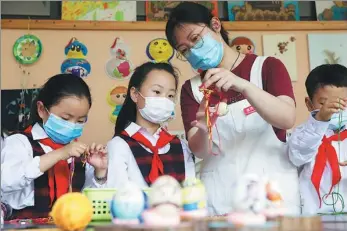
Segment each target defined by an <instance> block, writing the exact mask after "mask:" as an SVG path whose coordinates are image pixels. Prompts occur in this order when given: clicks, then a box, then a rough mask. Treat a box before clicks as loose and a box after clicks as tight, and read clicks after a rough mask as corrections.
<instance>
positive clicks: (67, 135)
mask: <svg viewBox="0 0 347 231" xmlns="http://www.w3.org/2000/svg"><path fill="white" fill-rule="evenodd" d="M83 126H84V123H83V124H79V123H72V122H69V121H66V120H63V119H62V118H60V117H58V116H56V115H54V114H52V113H50V114H49V117H48V120H47V121H46V123H44V124H43V128H44V129H45V131H46V133H47V135H48V136H49V138H51V139H52V140H53V141H54V142H55V143H58V144H68V143H70V142H71V141H72V140H74V139H76V138H78V137H80V136H81V135H82V131H83Z"/></svg>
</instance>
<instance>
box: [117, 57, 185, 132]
mask: <svg viewBox="0 0 347 231" xmlns="http://www.w3.org/2000/svg"><path fill="white" fill-rule="evenodd" d="M153 70H159V71H166V72H168V73H170V74H172V75H173V76H174V78H175V84H176V90H177V87H178V75H177V73H176V71H175V68H174V67H173V66H171V64H168V63H153V62H147V63H144V64H142V65H141V66H138V67H137V68H136V69H135V71H134V73H133V75H132V76H131V79H130V81H129V86H128V92H127V97H126V98H125V100H124V103H123V106H122V109H121V110H120V112H119V115H118V117H117V121H116V126H115V129H114V136H117V135H120V133H121V132H122V131H123V130H124V129H125V128H126V126H127V125H128V124H129V123H130V122H135V121H136V103H135V102H134V101H133V100H132V99H131V97H130V90H131V88H133V87H134V88H135V89H137V90H140V88H141V86H142V84H143V82H144V81H145V80H146V78H147V75H148V74H149V73H150V72H151V71H153Z"/></svg>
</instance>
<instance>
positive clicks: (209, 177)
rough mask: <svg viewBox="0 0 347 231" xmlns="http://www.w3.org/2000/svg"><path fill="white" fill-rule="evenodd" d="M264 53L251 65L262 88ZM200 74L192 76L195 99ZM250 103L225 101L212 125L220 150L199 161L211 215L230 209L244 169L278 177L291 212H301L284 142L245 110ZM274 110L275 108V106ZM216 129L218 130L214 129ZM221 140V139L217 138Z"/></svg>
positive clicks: (198, 98)
mask: <svg viewBox="0 0 347 231" xmlns="http://www.w3.org/2000/svg"><path fill="white" fill-rule="evenodd" d="M265 59H266V57H260V56H258V57H257V58H256V60H255V62H254V64H253V66H252V70H251V77H250V82H251V83H253V84H255V85H256V86H258V87H259V88H261V89H262V88H263V84H262V76H261V73H262V66H263V62H264V60H265ZM200 85H201V78H200V76H196V77H195V78H193V79H191V86H192V91H193V94H194V97H195V99H196V101H197V102H199V103H200V102H201V100H202V98H203V94H202V93H201V92H200V91H199V86H200ZM249 106H250V103H249V102H248V101H247V100H246V99H245V100H241V101H239V102H236V103H233V104H230V105H228V109H229V112H228V114H227V115H225V116H223V117H219V118H218V119H217V121H216V126H214V127H213V134H212V139H213V150H214V152H215V153H217V152H218V147H217V145H219V146H220V148H221V150H222V153H221V154H219V155H217V156H213V155H211V156H209V157H207V158H205V159H204V160H203V161H202V163H201V171H200V174H201V180H202V181H203V183H204V184H205V186H206V190H207V196H208V202H207V206H208V210H209V213H210V215H223V214H226V213H229V212H230V211H231V210H232V207H231V203H232V196H233V190H234V188H233V187H234V183H235V182H236V180H237V179H238V178H239V177H240V176H242V175H244V174H247V173H255V174H258V175H266V176H268V177H270V179H271V180H274V181H277V182H278V184H279V186H280V189H281V192H282V196H283V199H284V204H285V206H287V207H288V210H289V212H290V213H292V214H299V213H300V196H299V184H298V172H297V168H296V167H295V166H294V165H293V164H292V163H291V162H290V161H289V158H288V148H287V145H286V144H285V143H283V142H281V141H280V140H278V138H277V136H276V134H275V132H274V130H273V127H272V126H271V125H270V124H269V123H267V122H266V121H265V120H264V119H263V118H262V117H261V116H260V115H259V114H258V113H256V112H255V113H252V114H249V115H247V116H246V115H245V114H244V111H243V110H244V109H245V108H247V107H249ZM274 110H276V108H274ZM216 127H217V129H218V133H219V137H218V133H217V130H216ZM219 141H220V142H219Z"/></svg>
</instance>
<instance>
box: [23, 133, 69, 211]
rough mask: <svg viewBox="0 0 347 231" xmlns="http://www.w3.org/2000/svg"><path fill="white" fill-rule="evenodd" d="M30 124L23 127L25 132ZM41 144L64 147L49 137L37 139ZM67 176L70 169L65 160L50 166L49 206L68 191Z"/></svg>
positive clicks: (56, 147)
mask: <svg viewBox="0 0 347 231" xmlns="http://www.w3.org/2000/svg"><path fill="white" fill-rule="evenodd" d="M31 130H32V126H30V127H28V128H27V129H25V131H24V132H25V133H31ZM38 142H40V143H41V144H43V145H46V146H49V147H51V148H52V149H53V150H57V149H59V148H62V147H64V145H63V144H57V143H54V142H53V141H52V140H51V139H50V138H45V139H41V140H38ZM69 177H70V170H69V164H68V163H67V161H66V160H60V161H58V162H57V163H56V164H55V165H54V166H53V167H52V168H50V169H49V170H48V185H49V197H50V199H51V204H50V206H51V207H52V204H53V202H54V200H55V199H58V198H59V197H61V196H62V195H64V194H66V193H67V192H68V191H69Z"/></svg>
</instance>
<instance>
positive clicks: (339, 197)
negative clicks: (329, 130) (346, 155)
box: [322, 110, 345, 215]
mask: <svg viewBox="0 0 347 231" xmlns="http://www.w3.org/2000/svg"><path fill="white" fill-rule="evenodd" d="M342 119H343V118H342V110H341V111H340V112H339V130H338V133H337V135H338V141H337V142H338V152H339V154H338V155H339V161H340V160H341V147H340V145H341V129H343V128H342ZM328 196H329V194H325V195H324V196H323V197H322V199H323V200H322V201H323V203H324V204H325V205H327V206H332V207H333V210H334V212H333V213H332V214H333V215H339V214H345V213H344V212H343V210H344V209H345V201H344V199H343V196H342V195H341V194H340V184H337V190H336V192H332V193H331V197H332V202H331V203H329V202H327V201H325V199H326V198H327V197H328ZM338 202H340V203H341V209H339V210H338V208H336V205H337V203H338Z"/></svg>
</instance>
